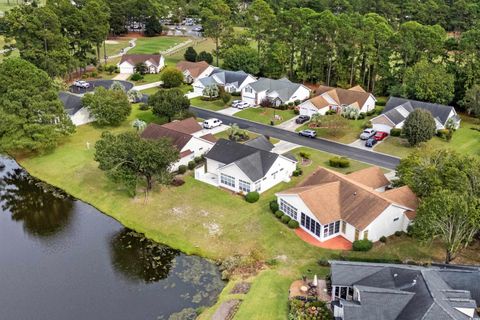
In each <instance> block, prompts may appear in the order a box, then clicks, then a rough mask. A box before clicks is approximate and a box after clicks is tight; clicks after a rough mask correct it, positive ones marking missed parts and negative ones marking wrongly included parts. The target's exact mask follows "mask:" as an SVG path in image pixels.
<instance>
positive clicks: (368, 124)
mask: <svg viewBox="0 0 480 320" xmlns="http://www.w3.org/2000/svg"><path fill="white" fill-rule="evenodd" d="M372 127H373V124H372V123H371V122H370V121H367V122H365V123H364V124H363V129H370V128H372Z"/></svg>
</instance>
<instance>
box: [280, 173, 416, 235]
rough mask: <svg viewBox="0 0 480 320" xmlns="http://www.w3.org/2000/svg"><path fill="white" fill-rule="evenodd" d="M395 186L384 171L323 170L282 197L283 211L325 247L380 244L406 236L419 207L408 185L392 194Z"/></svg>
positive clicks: (282, 193) (281, 207)
mask: <svg viewBox="0 0 480 320" xmlns="http://www.w3.org/2000/svg"><path fill="white" fill-rule="evenodd" d="M389 184H390V182H389V181H388V179H387V178H386V177H385V175H384V173H383V172H382V170H381V169H380V168H378V167H371V168H367V169H363V170H360V171H357V172H353V173H351V174H347V175H344V174H341V173H338V172H335V171H332V170H329V169H326V168H319V169H318V170H317V171H316V172H315V173H313V174H312V175H311V176H310V177H308V178H307V179H306V180H305V181H304V182H303V183H301V184H300V185H299V186H298V187H295V188H292V189H289V190H286V191H282V192H279V193H277V194H276V195H277V200H278V205H279V208H280V210H281V211H282V212H284V213H285V214H286V215H288V216H289V217H290V218H292V219H294V220H296V221H298V223H299V224H300V228H302V229H303V230H305V231H306V232H307V233H308V234H310V235H311V236H313V237H314V238H315V239H317V240H318V241H320V242H323V241H326V240H330V239H332V238H335V237H339V236H340V237H343V238H345V239H347V240H348V241H349V242H353V241H355V240H360V239H368V240H371V241H378V240H379V239H380V238H381V237H382V236H390V235H392V234H394V233H395V232H396V231H406V230H407V227H408V226H409V224H410V223H411V221H412V220H413V218H414V217H415V211H416V209H417V206H418V201H417V197H416V196H415V194H414V193H413V192H412V191H411V190H410V188H409V187H408V186H404V187H401V188H396V189H390V190H387V189H388V188H387V186H388V185H389ZM385 190H386V191H385Z"/></svg>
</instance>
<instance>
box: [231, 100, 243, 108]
mask: <svg viewBox="0 0 480 320" xmlns="http://www.w3.org/2000/svg"><path fill="white" fill-rule="evenodd" d="M241 102H243V101H242V100H233V101H232V107H234V108H236V107H237V105H238V104H239V103H241Z"/></svg>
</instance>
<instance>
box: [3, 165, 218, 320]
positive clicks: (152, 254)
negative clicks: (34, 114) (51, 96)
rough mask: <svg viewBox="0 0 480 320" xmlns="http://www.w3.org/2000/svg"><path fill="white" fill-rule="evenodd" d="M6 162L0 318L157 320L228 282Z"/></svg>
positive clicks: (202, 301)
mask: <svg viewBox="0 0 480 320" xmlns="http://www.w3.org/2000/svg"><path fill="white" fill-rule="evenodd" d="M1 163H3V164H4V165H5V167H4V168H0V310H1V311H0V313H1V315H0V318H1V319H6V320H30V319H32V320H33V319H35V320H43V319H45V320H47V319H48V320H56V319H59V320H60V319H62V320H65V319H116V320H119V319H129V320H130V319H155V320H157V319H169V317H171V316H172V315H173V316H175V315H178V313H179V312H181V311H182V310H183V311H185V310H189V308H192V309H196V308H199V307H202V306H210V305H212V304H213V303H215V301H216V299H217V296H218V294H219V293H220V291H221V290H222V289H223V287H224V285H225V284H224V283H223V281H222V280H221V277H220V273H219V271H218V269H217V267H216V266H215V264H213V263H211V262H209V261H207V260H205V259H202V258H200V257H196V256H188V255H185V254H182V253H181V252H179V251H177V250H173V249H171V248H169V247H166V246H163V245H159V244H157V243H154V242H152V241H149V240H148V239H146V238H144V237H143V236H142V235H140V234H138V233H136V232H133V231H131V230H129V229H126V228H124V227H123V226H122V225H121V224H119V223H118V222H117V221H115V220H113V219H111V218H110V217H108V216H106V215H104V214H102V213H101V212H99V211H98V210H96V209H95V208H93V207H92V206H90V205H88V204H86V203H83V202H81V201H79V200H75V199H72V198H70V197H69V196H67V195H65V194H63V193H62V192H61V191H59V190H57V189H55V188H53V187H51V186H49V185H47V184H44V183H42V182H39V181H37V180H35V179H33V178H32V177H31V176H30V175H28V173H27V172H26V171H25V170H23V169H22V168H20V167H19V166H18V165H17V164H16V162H15V161H13V160H11V159H7V158H2V157H0V164H1ZM190 310H191V309H190ZM173 316H172V317H173Z"/></svg>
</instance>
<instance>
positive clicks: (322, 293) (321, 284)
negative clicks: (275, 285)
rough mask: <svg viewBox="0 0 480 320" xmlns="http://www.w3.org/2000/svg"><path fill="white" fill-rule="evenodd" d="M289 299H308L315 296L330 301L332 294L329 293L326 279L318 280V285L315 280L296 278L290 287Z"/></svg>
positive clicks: (317, 298)
mask: <svg viewBox="0 0 480 320" xmlns="http://www.w3.org/2000/svg"><path fill="white" fill-rule="evenodd" d="M288 292H289V299H301V300H307V299H311V298H314V299H316V300H319V301H324V302H330V301H331V296H330V295H329V294H328V293H327V283H326V281H325V280H318V281H317V286H314V285H313V281H308V280H307V279H306V280H305V281H304V280H296V281H294V282H292V284H291V285H290V289H289V291H288Z"/></svg>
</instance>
